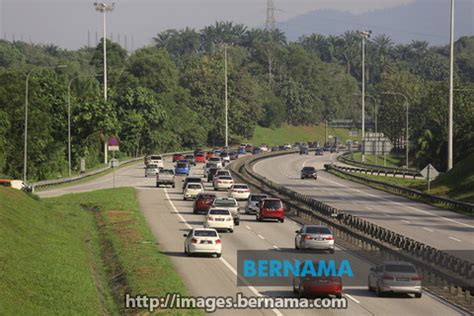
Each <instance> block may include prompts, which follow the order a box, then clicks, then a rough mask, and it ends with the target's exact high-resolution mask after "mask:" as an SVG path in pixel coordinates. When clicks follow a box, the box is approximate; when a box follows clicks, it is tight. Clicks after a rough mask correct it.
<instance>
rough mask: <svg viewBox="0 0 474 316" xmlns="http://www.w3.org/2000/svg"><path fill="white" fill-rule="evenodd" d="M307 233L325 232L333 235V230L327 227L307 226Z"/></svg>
mask: <svg viewBox="0 0 474 316" xmlns="http://www.w3.org/2000/svg"><path fill="white" fill-rule="evenodd" d="M305 231H306V233H308V234H325V235H331V231H330V230H329V228H327V227H318V226H307V227H306V230H305Z"/></svg>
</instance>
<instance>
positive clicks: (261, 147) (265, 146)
mask: <svg viewBox="0 0 474 316" xmlns="http://www.w3.org/2000/svg"><path fill="white" fill-rule="evenodd" d="M259 148H260V150H261V151H268V146H267V145H260V147H259Z"/></svg>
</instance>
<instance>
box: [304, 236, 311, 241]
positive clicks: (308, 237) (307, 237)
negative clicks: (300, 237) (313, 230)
mask: <svg viewBox="0 0 474 316" xmlns="http://www.w3.org/2000/svg"><path fill="white" fill-rule="evenodd" d="M304 240H313V237H311V236H309V235H306V236H304Z"/></svg>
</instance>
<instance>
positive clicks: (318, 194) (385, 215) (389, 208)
mask: <svg viewBox="0 0 474 316" xmlns="http://www.w3.org/2000/svg"><path fill="white" fill-rule="evenodd" d="M282 158H283V157H276V158H270V159H266V160H263V161H261V162H259V163H257V164H256V165H255V170H256V172H258V173H259V174H262V175H264V176H266V177H268V178H270V179H271V180H273V181H275V182H277V183H280V184H286V185H287V186H289V187H291V188H293V189H294V190H296V191H298V192H300V193H302V194H307V195H310V196H313V197H314V198H316V199H318V200H322V201H324V202H326V203H328V204H329V205H331V206H334V207H336V208H340V209H344V210H345V211H346V212H348V213H350V214H353V215H357V216H360V217H362V218H365V219H367V220H370V221H371V222H374V223H376V224H378V225H380V226H382V227H386V228H389V229H392V230H395V231H397V232H399V233H402V234H405V235H407V236H408V237H411V238H413V239H416V240H419V241H420V242H424V243H426V244H429V245H431V246H434V247H437V248H439V249H460V250H472V249H473V248H472V246H473V243H474V242H473V241H472V238H471V237H472V233H473V230H472V228H471V227H469V226H472V225H471V223H473V220H472V219H471V218H467V219H466V217H465V216H462V215H460V214H457V213H453V212H449V211H444V210H435V211H431V212H429V211H425V210H424V208H425V207H426V208H428V209H434V208H433V207H431V206H427V205H424V204H422V203H416V202H414V201H411V200H408V199H405V198H403V197H399V196H394V195H391V194H388V193H385V192H382V191H378V190H375V189H372V188H368V187H366V186H363V185H360V184H357V183H354V182H350V181H346V180H342V179H340V178H338V177H336V176H333V175H330V174H328V173H325V172H320V174H319V175H318V180H317V181H311V180H300V179H299V172H300V169H301V167H302V165H303V163H305V164H306V165H310V164H312V159H316V161H317V160H318V157H315V158H309V157H300V156H293V157H291V156H290V157H288V156H285V157H284V159H282ZM308 158H309V159H308ZM321 164H322V163H321ZM275 169H279V170H282V172H281V173H276V172H273V171H272V170H275ZM315 189H317V190H315ZM368 194H370V195H368ZM402 203H405V204H402ZM414 207H416V209H417V210H415V209H413V208H414ZM418 209H419V210H418ZM442 215H445V216H442ZM447 216H451V218H452V217H455V218H457V219H459V220H455V221H456V222H452V219H451V218H448V217H447ZM408 218H409V219H408ZM410 219H411V220H410ZM415 219H416V221H415ZM461 220H462V222H461ZM466 221H467V222H468V223H465V222H466ZM458 222H459V223H458ZM466 225H468V227H466ZM473 227H474V226H473ZM427 232H428V233H435V235H436V232H438V233H439V234H443V235H444V238H443V239H440V238H439V237H438V236H437V235H436V236H430V234H427ZM449 237H452V238H449ZM453 238H455V239H453Z"/></svg>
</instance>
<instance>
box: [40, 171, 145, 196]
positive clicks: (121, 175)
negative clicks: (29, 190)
mask: <svg viewBox="0 0 474 316" xmlns="http://www.w3.org/2000/svg"><path fill="white" fill-rule="evenodd" d="M144 179H146V178H145V170H144V165H143V162H137V163H133V164H130V165H128V166H125V167H123V168H120V169H117V170H116V171H115V187H139V186H140V185H141V184H142V183H143V180H144ZM113 187H114V173H113V172H112V173H108V174H106V175H104V176H102V177H99V178H96V179H94V180H91V181H87V182H83V183H80V184H73V185H70V186H66V187H59V188H54V187H52V188H51V189H47V190H44V191H40V192H36V194H37V195H38V196H40V197H55V196H61V195H64V194H70V193H80V192H90V191H95V190H100V189H108V188H113Z"/></svg>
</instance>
